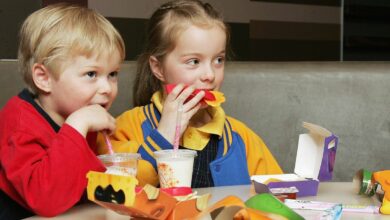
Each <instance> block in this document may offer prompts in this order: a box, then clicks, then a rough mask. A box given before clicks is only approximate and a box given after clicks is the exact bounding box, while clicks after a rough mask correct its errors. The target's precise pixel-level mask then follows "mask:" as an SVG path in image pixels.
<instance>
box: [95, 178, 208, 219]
mask: <svg viewBox="0 0 390 220" xmlns="http://www.w3.org/2000/svg"><path fill="white" fill-rule="evenodd" d="M87 178H88V185H87V194H88V199H89V200H91V201H93V202H95V203H96V204H98V205H100V206H103V207H105V208H107V209H111V210H113V211H115V212H117V213H119V214H122V215H128V216H132V217H136V218H137V217H138V218H145V219H168V220H178V219H186V218H191V217H194V216H196V215H198V214H199V213H200V212H201V211H203V210H204V209H205V208H206V207H207V205H208V200H209V197H210V194H205V195H202V196H197V197H195V196H191V195H187V196H184V197H183V196H181V197H180V198H178V197H173V196H171V195H170V194H168V193H167V192H165V191H163V190H160V189H158V188H155V187H153V186H151V185H146V186H144V187H143V188H142V189H139V190H137V189H136V185H137V183H138V180H137V179H136V178H135V177H133V176H120V175H113V174H107V173H101V172H94V171H90V172H88V173H87Z"/></svg>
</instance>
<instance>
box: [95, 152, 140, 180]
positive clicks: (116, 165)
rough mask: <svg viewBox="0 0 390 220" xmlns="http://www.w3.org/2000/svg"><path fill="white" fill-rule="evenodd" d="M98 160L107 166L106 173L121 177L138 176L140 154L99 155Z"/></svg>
mask: <svg viewBox="0 0 390 220" xmlns="http://www.w3.org/2000/svg"><path fill="white" fill-rule="evenodd" d="M98 158H99V159H100V160H101V161H102V162H103V164H104V165H105V166H106V168H107V170H106V173H108V174H114V175H121V176H136V175H137V168H138V160H139V158H140V154H136V153H113V154H104V155H99V156H98Z"/></svg>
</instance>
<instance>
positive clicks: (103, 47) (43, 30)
mask: <svg viewBox="0 0 390 220" xmlns="http://www.w3.org/2000/svg"><path fill="white" fill-rule="evenodd" d="M19 37H20V41H19V51H18V59H19V62H20V68H21V73H22V75H23V78H24V81H25V83H26V84H27V86H28V88H29V90H30V91H31V92H32V93H34V94H37V93H38V92H39V89H38V88H37V87H36V86H35V84H34V82H33V80H32V73H31V68H32V66H33V65H34V63H40V64H44V65H45V66H46V67H47V68H48V69H49V70H50V71H51V72H53V74H54V75H55V76H56V77H58V74H59V72H61V70H62V68H63V67H64V66H63V65H62V64H63V63H64V62H65V61H66V60H67V59H69V58H71V57H72V56H74V55H85V56H87V57H88V56H91V55H92V54H100V53H103V52H104V53H113V52H116V51H118V52H119V53H120V55H121V58H122V60H123V59H124V58H125V46H124V42H123V39H122V37H121V36H120V34H119V33H118V31H117V30H116V29H115V28H114V27H113V26H112V24H111V23H110V22H109V21H108V20H107V19H106V18H104V17H103V16H102V15H100V14H99V13H98V12H96V11H94V10H91V9H88V8H84V7H81V6H75V5H69V4H64V3H60V4H54V5H49V6H47V7H45V8H42V9H40V10H38V11H36V12H34V13H32V14H31V15H30V16H28V17H27V19H26V20H25V21H24V23H23V25H22V27H21V30H20V33H19Z"/></svg>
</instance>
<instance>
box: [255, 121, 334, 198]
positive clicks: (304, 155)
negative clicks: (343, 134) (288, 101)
mask: <svg viewBox="0 0 390 220" xmlns="http://www.w3.org/2000/svg"><path fill="white" fill-rule="evenodd" d="M303 127H305V128H306V129H308V130H309V133H307V134H300V135H299V141H298V150H297V157H296V160H295V169H294V174H280V175H254V176H252V177H251V180H252V181H253V184H254V186H255V190H256V192H257V193H262V192H264V186H266V188H269V189H272V188H288V187H293V186H294V187H296V188H297V189H298V190H299V192H298V193H297V196H298V197H302V196H315V195H317V191H318V185H319V182H320V181H329V180H331V179H332V174H333V168H334V163H335V159H336V150H337V143H338V137H337V136H335V135H334V134H332V132H330V131H328V130H327V129H325V128H323V127H321V126H318V125H315V124H311V123H307V122H304V123H303Z"/></svg>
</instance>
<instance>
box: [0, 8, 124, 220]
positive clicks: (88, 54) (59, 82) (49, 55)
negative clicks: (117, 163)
mask: <svg viewBox="0 0 390 220" xmlns="http://www.w3.org/2000/svg"><path fill="white" fill-rule="evenodd" d="M124 55H125V49H124V43H123V40H122V38H121V36H120V35H119V33H118V32H117V31H116V30H115V28H114V27H113V26H112V25H111V24H110V23H109V21H108V20H106V19H105V18H104V17H103V16H102V15H100V14H98V13H97V12H95V11H93V10H90V9H87V8H82V7H78V6H71V5H65V4H59V5H51V6H48V7H45V8H43V9H40V10H38V11H36V12H34V13H33V14H31V15H30V16H29V17H28V18H27V19H26V20H25V22H24V23H23V26H22V28H21V31H20V45H19V57H18V58H19V61H20V65H21V71H22V74H23V77H24V80H25V82H26V84H27V87H28V89H25V90H23V91H22V92H21V93H20V94H19V95H18V96H15V97H13V98H11V99H10V100H9V101H8V103H7V104H6V105H5V106H4V108H3V109H2V110H1V112H0V219H15V218H17V219H18V218H23V217H27V216H30V215H33V214H38V215H43V216H55V215H58V214H60V213H62V212H64V211H66V210H67V209H69V208H71V207H72V206H73V205H75V204H76V203H77V202H78V201H79V200H80V198H81V197H82V195H83V192H84V190H85V187H86V184H87V180H86V173H87V172H88V171H90V170H94V171H104V170H105V168H104V166H103V164H102V163H101V162H100V161H99V160H98V158H97V157H96V147H95V144H94V142H95V139H96V131H101V130H106V131H108V132H111V131H112V130H113V129H115V119H114V118H113V117H112V116H111V115H110V114H109V113H108V112H107V109H109V108H110V106H111V104H112V102H113V100H114V99H115V97H116V95H117V74H118V71H119V68H120V64H121V63H122V61H123V59H124ZM89 132H92V133H89Z"/></svg>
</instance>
